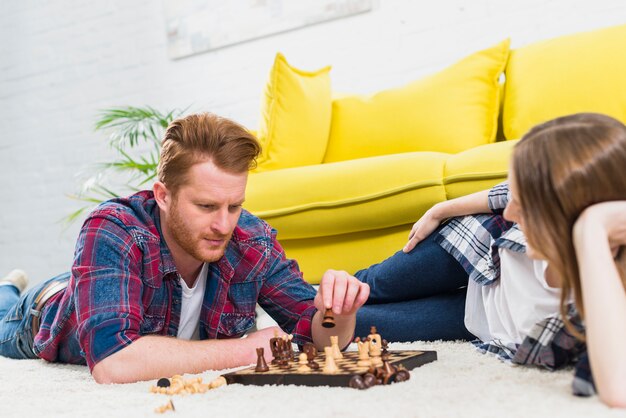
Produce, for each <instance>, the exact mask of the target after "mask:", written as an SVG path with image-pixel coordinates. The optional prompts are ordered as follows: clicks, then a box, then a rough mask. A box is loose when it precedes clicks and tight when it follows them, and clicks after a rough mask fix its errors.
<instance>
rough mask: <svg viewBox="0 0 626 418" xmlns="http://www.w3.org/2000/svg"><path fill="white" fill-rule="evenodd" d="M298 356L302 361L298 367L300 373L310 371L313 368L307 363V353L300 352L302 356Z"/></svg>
mask: <svg viewBox="0 0 626 418" xmlns="http://www.w3.org/2000/svg"><path fill="white" fill-rule="evenodd" d="M298 358H299V359H300V361H299V364H300V367H298V371H299V372H300V373H308V372H310V371H311V368H310V367H309V366H308V364H307V355H306V353H300V356H299V357H298Z"/></svg>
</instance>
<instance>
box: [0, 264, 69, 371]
mask: <svg viewBox="0 0 626 418" xmlns="http://www.w3.org/2000/svg"><path fill="white" fill-rule="evenodd" d="M68 279H69V273H64V274H61V275H59V276H56V277H53V278H52V279H50V280H45V281H43V282H42V283H40V284H38V285H37V286H35V287H33V288H31V289H29V290H27V291H26V292H24V293H23V294H21V295H20V292H19V291H18V290H17V288H16V287H15V286H11V285H2V286H0V356H4V357H10V358H14V359H33V358H37V355H36V354H35V352H34V351H33V340H34V336H33V328H32V324H33V311H34V308H35V299H37V296H38V295H39V293H40V292H41V291H42V290H43V288H44V287H45V286H46V285H47V284H48V283H50V282H51V281H66V280H68Z"/></svg>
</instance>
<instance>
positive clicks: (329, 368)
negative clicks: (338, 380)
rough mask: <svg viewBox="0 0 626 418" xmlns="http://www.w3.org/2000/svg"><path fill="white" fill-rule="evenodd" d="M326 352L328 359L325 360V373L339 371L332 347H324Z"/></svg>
mask: <svg viewBox="0 0 626 418" xmlns="http://www.w3.org/2000/svg"><path fill="white" fill-rule="evenodd" d="M324 353H325V354H326V359H325V361H324V369H323V370H322V371H323V373H326V374H335V373H337V372H339V367H337V363H335V358H334V357H333V349H332V347H324Z"/></svg>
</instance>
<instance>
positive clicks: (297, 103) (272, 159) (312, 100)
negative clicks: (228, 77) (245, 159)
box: [257, 53, 331, 171]
mask: <svg viewBox="0 0 626 418" xmlns="http://www.w3.org/2000/svg"><path fill="white" fill-rule="evenodd" d="M329 72H330V67H324V68H322V69H320V70H318V71H313V72H308V71H302V70H299V69H297V68H294V67H292V66H291V65H289V64H288V63H287V60H286V59H285V57H284V56H283V55H282V54H280V53H278V54H277V55H276V59H275V61H274V67H273V68H272V71H271V73H270V79H269V81H268V83H267V86H266V89H265V101H264V102H263V104H262V114H261V121H260V124H259V130H258V132H257V136H258V138H259V141H260V142H261V146H262V147H263V151H262V154H261V156H260V158H259V160H258V168H257V170H258V171H264V170H275V169H279V168H288V167H297V166H303V165H309V164H320V163H321V162H322V159H323V157H324V152H325V151H326V144H327V142H328V132H329V130H330V112H331V93H330V75H329Z"/></svg>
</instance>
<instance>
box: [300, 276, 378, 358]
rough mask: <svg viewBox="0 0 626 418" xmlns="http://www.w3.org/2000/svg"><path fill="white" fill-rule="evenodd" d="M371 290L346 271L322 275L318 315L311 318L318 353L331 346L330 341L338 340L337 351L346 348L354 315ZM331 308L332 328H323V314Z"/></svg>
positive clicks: (352, 330)
mask: <svg viewBox="0 0 626 418" xmlns="http://www.w3.org/2000/svg"><path fill="white" fill-rule="evenodd" d="M369 295H370V287H369V285H368V284H366V283H361V282H360V281H359V280H358V279H357V278H356V277H354V276H351V275H349V274H348V273H346V272H345V271H337V270H328V271H327V272H326V273H324V276H323V277H322V281H321V282H320V286H319V290H318V291H317V295H315V300H314V303H315V307H316V308H317V312H316V313H315V316H314V317H313V323H312V330H311V333H312V337H313V342H314V343H315V345H316V347H317V349H318V350H323V349H324V347H326V346H329V345H330V337H331V336H337V337H338V339H339V346H340V347H347V346H348V344H349V343H350V341H352V338H353V336H354V327H355V325H356V312H357V311H358V310H359V308H360V307H361V306H363V304H364V303H365V301H367V298H368V297H369ZM328 308H331V309H332V310H333V313H334V314H335V315H336V316H335V327H334V328H324V327H323V326H322V318H323V316H324V315H323V313H324V311H326V309H328Z"/></svg>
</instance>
